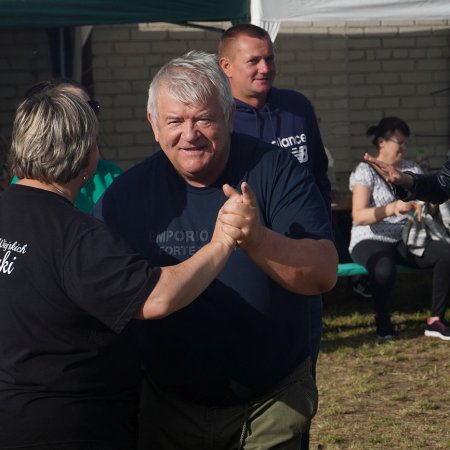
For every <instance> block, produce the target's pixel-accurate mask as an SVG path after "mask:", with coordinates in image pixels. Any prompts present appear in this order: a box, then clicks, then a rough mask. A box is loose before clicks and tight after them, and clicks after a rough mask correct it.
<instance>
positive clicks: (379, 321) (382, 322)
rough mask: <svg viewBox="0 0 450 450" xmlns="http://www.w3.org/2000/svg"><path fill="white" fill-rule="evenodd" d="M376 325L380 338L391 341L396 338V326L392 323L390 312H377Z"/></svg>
mask: <svg viewBox="0 0 450 450" xmlns="http://www.w3.org/2000/svg"><path fill="white" fill-rule="evenodd" d="M375 325H376V333H377V336H378V339H380V340H383V341H389V340H392V339H395V338H396V333H395V330H394V326H393V325H392V322H391V316H390V315H389V314H383V315H379V314H375Z"/></svg>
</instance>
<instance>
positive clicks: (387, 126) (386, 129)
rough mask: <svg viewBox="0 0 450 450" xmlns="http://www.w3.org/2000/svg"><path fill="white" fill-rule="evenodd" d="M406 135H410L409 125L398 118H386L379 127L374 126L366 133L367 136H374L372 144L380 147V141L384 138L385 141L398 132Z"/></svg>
mask: <svg viewBox="0 0 450 450" xmlns="http://www.w3.org/2000/svg"><path fill="white" fill-rule="evenodd" d="M396 131H400V133H402V134H404V135H405V136H406V137H408V136H409V135H410V130H409V126H408V124H407V123H406V122H405V121H404V120H402V119H399V118H398V117H395V116H392V117H384V118H383V119H381V120H380V121H379V122H378V125H372V126H371V127H369V128H368V129H367V131H366V134H367V136H373V139H372V144H373V145H375V146H376V147H378V139H379V138H383V139H385V140H388V139H390V137H391V136H392V135H393V134H394V133H395V132H396Z"/></svg>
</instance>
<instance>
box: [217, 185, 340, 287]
mask: <svg viewBox="0 0 450 450" xmlns="http://www.w3.org/2000/svg"><path fill="white" fill-rule="evenodd" d="M241 189H242V192H243V201H242V203H230V204H227V207H226V209H227V211H229V212H230V213H234V215H233V214H230V215H229V216H227V217H229V218H230V220H231V222H229V224H230V225H231V224H233V225H234V226H235V227H237V228H239V229H240V230H241V231H242V237H241V238H238V239H237V242H238V245H239V247H240V248H241V249H242V250H243V251H244V252H245V253H246V254H247V255H248V256H249V258H250V259H251V260H252V261H253V262H254V263H255V264H256V265H257V266H258V267H260V268H261V269H262V270H263V271H264V272H265V273H266V274H267V275H268V276H269V277H271V278H272V279H273V280H274V281H276V282H277V283H278V284H280V285H281V286H282V287H284V288H285V289H287V290H289V291H291V292H295V293H297V294H304V295H316V294H320V293H323V292H326V291H329V290H330V289H332V288H333V286H334V285H335V284H336V280H337V263H338V257H337V252H336V248H335V246H334V244H333V243H332V242H331V241H329V240H327V239H320V240H314V239H292V238H289V237H286V236H283V235H281V234H280V233H277V232H275V231H273V230H270V229H268V228H267V227H264V226H263V225H262V224H261V221H260V219H259V216H258V209H257V204H256V199H255V197H254V194H253V193H252V191H251V190H250V187H249V186H248V184H247V183H243V184H242V186H241ZM224 191H225V194H227V195H232V194H233V193H235V191H234V189H232V188H231V187H230V186H228V188H227V189H224Z"/></svg>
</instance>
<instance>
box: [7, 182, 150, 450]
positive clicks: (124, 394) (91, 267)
mask: <svg viewBox="0 0 450 450" xmlns="http://www.w3.org/2000/svg"><path fill="white" fill-rule="evenodd" d="M158 273H159V271H158V270H153V269H152V268H151V266H150V265H149V263H148V262H147V261H146V260H143V259H142V258H141V257H139V256H138V255H137V254H136V253H134V252H132V251H131V250H130V249H129V247H128V246H127V245H126V244H124V243H123V242H122V241H121V240H120V239H119V238H118V237H117V236H116V235H115V234H113V233H112V232H111V231H110V230H109V229H108V228H107V227H106V226H105V225H104V224H103V223H101V222H100V221H98V220H96V219H95V218H93V217H91V216H89V215H87V214H85V213H83V212H80V211H78V210H77V209H75V208H74V207H73V206H72V205H71V204H70V203H69V202H68V201H67V200H65V199H64V198H62V197H61V196H59V195H56V194H54V193H51V192H48V191H44V190H40V189H35V188H30V187H26V186H21V185H14V186H11V187H9V188H8V189H7V190H6V191H5V192H3V193H2V194H1V195H0V448H15V447H21V446H23V447H27V446H31V445H36V446H37V445H42V444H44V443H45V444H53V445H60V446H61V448H64V446H65V445H72V446H73V445H77V443H79V444H80V445H84V444H87V443H89V444H94V443H95V444H98V445H104V446H105V448H115V445H119V446H122V447H123V448H127V446H132V442H133V441H134V439H135V435H136V411H137V401H136V400H137V394H138V387H139V379H140V364H139V358H138V354H137V351H136V349H135V344H134V343H133V341H131V339H132V334H133V327H131V326H130V321H131V319H132V317H133V315H134V314H135V313H136V311H137V310H138V308H139V307H140V305H142V303H143V302H144V301H145V299H146V297H147V296H148V295H149V293H150V291H151V289H152V288H153V286H154V284H155V282H156V280H157V277H158ZM71 448H72V447H71ZM81 448H84V447H81ZM130 448H131V447H130Z"/></svg>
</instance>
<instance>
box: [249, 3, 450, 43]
mask: <svg viewBox="0 0 450 450" xmlns="http://www.w3.org/2000/svg"><path fill="white" fill-rule="evenodd" d="M251 18H252V23H254V24H255V25H259V26H260V27H262V28H264V29H266V30H267V31H268V32H269V34H270V35H271V37H272V40H275V37H276V35H277V33H278V30H279V27H280V22H324V21H327V22H354V21H383V22H390V21H402V20H408V21H411V20H448V19H450V0H396V1H395V2H394V1H392V0H251Z"/></svg>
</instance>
